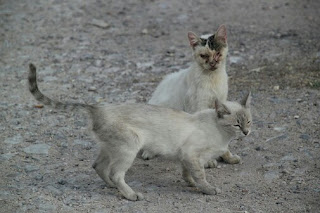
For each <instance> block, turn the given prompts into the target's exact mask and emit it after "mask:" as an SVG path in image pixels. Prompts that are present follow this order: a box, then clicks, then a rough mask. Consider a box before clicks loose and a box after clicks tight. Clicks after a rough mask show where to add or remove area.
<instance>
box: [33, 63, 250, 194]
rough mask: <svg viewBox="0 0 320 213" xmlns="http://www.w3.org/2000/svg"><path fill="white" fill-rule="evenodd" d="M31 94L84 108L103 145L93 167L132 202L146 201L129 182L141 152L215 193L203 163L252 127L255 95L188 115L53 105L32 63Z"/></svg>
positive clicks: (134, 107) (140, 107)
mask: <svg viewBox="0 0 320 213" xmlns="http://www.w3.org/2000/svg"><path fill="white" fill-rule="evenodd" d="M28 79H29V90H30V92H31V93H32V94H33V96H34V97H35V98H36V99H37V100H38V101H40V102H42V103H43V104H46V105H50V106H52V107H54V108H57V109H62V110H66V111H70V110H75V109H85V110H86V111H88V113H89V115H90V117H91V120H92V130H93V132H94V134H95V135H96V137H97V139H98V140H99V141H100V146H101V149H100V154H99V155H98V158H97V159H96V161H95V162H94V164H93V168H94V169H95V170H96V172H97V173H98V175H99V176H100V177H101V178H102V179H103V180H104V181H105V182H106V183H107V184H108V185H109V186H115V187H117V188H118V190H119V191H120V192H121V194H122V195H123V196H124V197H125V198H127V199H129V200H141V199H143V195H142V194H141V193H138V192H135V191H133V190H132V188H131V187H130V186H128V185H127V184H126V182H125V180H124V178H125V173H126V171H127V170H128V169H129V168H130V167H131V165H132V163H133V161H134V159H135V157H136V155H137V153H138V152H139V151H140V150H141V149H144V150H147V151H148V152H151V153H153V154H158V155H162V156H164V157H167V158H170V159H175V160H176V161H179V162H180V163H181V165H182V168H183V179H184V180H185V181H186V182H187V183H188V184H189V185H191V186H196V187H198V188H199V189H200V190H201V191H202V192H203V193H205V194H216V192H217V190H216V188H215V187H213V186H212V185H210V184H209V183H208V182H207V181H206V177H205V170H204V163H206V162H207V161H208V160H209V159H210V158H211V157H218V156H221V155H226V157H228V144H229V142H230V140H232V139H233V138H235V137H237V135H239V134H244V135H247V134H249V132H250V128H251V113H250V108H249V105H250V94H248V95H247V96H246V97H245V98H244V99H243V101H242V102H241V104H238V103H236V102H226V103H225V104H221V103H220V102H219V101H218V100H216V101H215V110H214V109H206V110H202V111H199V112H196V113H195V114H188V113H186V112H183V111H177V110H173V109H169V108H164V107H159V106H153V105H144V104H110V105H104V106H97V105H87V104H80V103H62V102H59V101H54V100H52V99H50V98H48V97H47V96H45V95H44V94H42V93H41V92H40V90H39V89H38V86H37V80H36V68H35V66H34V65H32V64H30V70H29V77H28Z"/></svg>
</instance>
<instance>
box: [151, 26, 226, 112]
mask: <svg viewBox="0 0 320 213" xmlns="http://www.w3.org/2000/svg"><path fill="white" fill-rule="evenodd" d="M188 38H189V42H190V45H191V47H192V49H193V56H194V60H195V61H194V63H193V64H192V65H191V67H190V68H189V69H186V70H181V71H180V72H176V73H172V74H169V75H168V76H166V77H165V78H164V79H163V81H162V82H161V83H160V84H159V85H158V87H157V88H156V90H155V92H154V93H153V95H152V97H151V99H150V100H149V102H148V103H149V104H153V105H158V106H166V107H170V108H173V109H178V110H183V111H185V112H188V113H193V112H197V111H200V110H203V109H208V108H210V107H211V105H212V103H214V101H215V99H219V100H220V101H221V102H225V101H226V100H227V96H228V76H227V72H226V60H227V59H226V58H227V53H228V45H227V31H226V27H225V26H224V25H222V26H220V27H219V29H218V30H217V32H216V34H215V35H207V36H203V37H202V38H200V37H198V36H196V35H195V34H194V33H192V32H189V33H188Z"/></svg>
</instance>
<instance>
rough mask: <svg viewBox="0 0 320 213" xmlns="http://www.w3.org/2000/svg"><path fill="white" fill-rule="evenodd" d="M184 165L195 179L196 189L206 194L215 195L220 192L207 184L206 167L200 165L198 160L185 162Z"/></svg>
mask: <svg viewBox="0 0 320 213" xmlns="http://www.w3.org/2000/svg"><path fill="white" fill-rule="evenodd" d="M183 165H184V166H185V168H186V169H187V170H188V171H189V172H190V174H191V176H192V177H193V179H194V181H195V183H196V187H198V188H199V189H200V190H201V191H202V192H203V193H204V194H208V195H215V194H217V193H218V192H220V190H219V189H217V188H216V187H214V186H212V185H210V184H209V183H208V182H207V180H206V175H205V170H204V166H203V165H201V164H200V162H199V160H198V159H197V160H196V159H195V160H192V161H188V160H187V161H184V163H183Z"/></svg>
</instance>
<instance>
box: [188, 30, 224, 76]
mask: <svg viewBox="0 0 320 213" xmlns="http://www.w3.org/2000/svg"><path fill="white" fill-rule="evenodd" d="M188 38H189V43H190V46H191V47H192V49H193V55H194V58H195V60H196V62H197V63H198V65H199V66H200V67H201V68H202V69H203V70H205V71H215V70H216V69H218V68H219V67H220V66H221V64H222V63H221V62H222V61H223V60H225V59H226V57H227V53H228V44H227V29H226V27H225V26H224V25H221V26H220V27H219V28H218V30H217V32H216V33H215V34H213V35H205V36H201V37H198V36H197V35H196V34H195V33H193V32H188Z"/></svg>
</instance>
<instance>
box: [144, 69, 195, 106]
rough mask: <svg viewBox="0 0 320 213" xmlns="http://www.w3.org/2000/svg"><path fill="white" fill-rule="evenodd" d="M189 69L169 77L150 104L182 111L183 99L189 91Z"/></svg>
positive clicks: (159, 86)
mask: <svg viewBox="0 0 320 213" xmlns="http://www.w3.org/2000/svg"><path fill="white" fill-rule="evenodd" d="M188 72H189V69H183V70H180V71H179V72H175V73H171V74H169V75H167V76H166V77H165V78H164V79H163V80H162V81H161V82H160V84H159V85H158V87H157V88H156V90H155V91H154V93H153V94H152V97H151V99H150V100H149V102H148V103H149V104H152V105H158V106H166V107H170V108H173V109H178V110H182V109H183V108H182V103H183V97H184V95H185V93H186V91H187V79H186V78H187V75H188Z"/></svg>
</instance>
